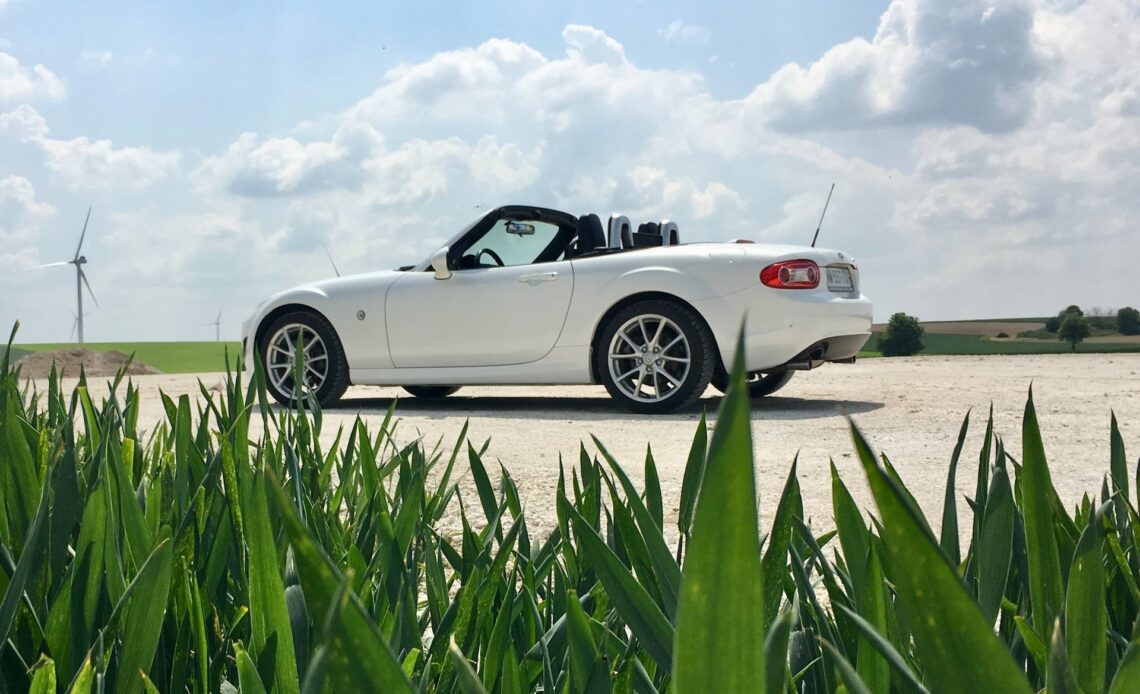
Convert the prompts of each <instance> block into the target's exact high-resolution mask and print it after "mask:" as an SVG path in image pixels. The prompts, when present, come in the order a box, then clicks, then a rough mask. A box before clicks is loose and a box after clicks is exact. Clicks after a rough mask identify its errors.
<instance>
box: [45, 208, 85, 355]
mask: <svg viewBox="0 0 1140 694" xmlns="http://www.w3.org/2000/svg"><path fill="white" fill-rule="evenodd" d="M89 221H91V208H90V207H88V208H87V218H86V219H84V220H83V231H82V232H80V234H79V245H78V246H76V247H75V257H74V258H72V259H71V260H65V261H62V262H59V263H48V264H47V265H41V266H40V267H41V268H45V267H57V266H60V265H74V266H75V298H76V303H77V304H78V305H79V312H78V313H77V314H76V315H75V323H76V325H77V326H78V327H79V344H83V315H84V314H83V287H84V285H86V286H87V293H88V294H90V295H91V300H92V301H94V302H95V305H96V306H98V305H99V300H98V299H96V298H95V292H93V291H91V283H90V282H88V281H87V273H85V272H83V266H84V265H86V264H87V257H86V256H83V255H80V252H81V251H82V250H83V239H84V237H86V236H87V222H89Z"/></svg>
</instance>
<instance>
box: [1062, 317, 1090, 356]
mask: <svg viewBox="0 0 1140 694" xmlns="http://www.w3.org/2000/svg"><path fill="white" fill-rule="evenodd" d="M1088 336H1089V322H1088V319H1086V318H1085V317H1084V316H1078V315H1074V314H1069V315H1067V316H1065V317H1064V319H1062V320H1061V329H1060V330H1058V331H1057V337H1059V338H1060V339H1062V340H1064V341H1065V342H1068V343H1069V345H1071V346H1072V348H1073V351H1074V352H1075V351H1076V349H1077V344H1078V343H1079V342H1081V340H1084V339H1085V338H1086V337H1088Z"/></svg>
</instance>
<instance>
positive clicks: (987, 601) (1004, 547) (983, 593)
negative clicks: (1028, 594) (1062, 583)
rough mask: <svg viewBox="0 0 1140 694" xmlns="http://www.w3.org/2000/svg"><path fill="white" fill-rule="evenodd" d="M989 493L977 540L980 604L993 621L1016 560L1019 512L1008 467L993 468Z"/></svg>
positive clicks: (988, 617)
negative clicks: (1015, 525) (1016, 533)
mask: <svg viewBox="0 0 1140 694" xmlns="http://www.w3.org/2000/svg"><path fill="white" fill-rule="evenodd" d="M986 496H987V501H986V508H985V510H984V512H983V513H982V522H981V536H980V537H978V538H977V540H976V541H975V546H976V547H977V553H978V556H977V561H976V564H977V577H978V606H979V607H981V608H982V614H984V615H985V616H986V621H987V622H988V623H989V624H993V623H994V622H995V621H996V620H997V616H998V609H999V608H1000V607H1001V599H1002V596H1003V595H1004V594H1005V589H1006V583H1007V581H1008V578H1009V567H1010V564H1011V562H1012V560H1013V525H1014V515H1015V514H1016V512H1017V510H1016V509H1015V508H1014V502H1013V490H1012V489H1011V488H1010V484H1009V475H1008V474H1007V473H1006V471H1005V468H1002V467H998V468H994V471H993V476H992V477H991V478H990V488H989V492H988V493H987V495H986Z"/></svg>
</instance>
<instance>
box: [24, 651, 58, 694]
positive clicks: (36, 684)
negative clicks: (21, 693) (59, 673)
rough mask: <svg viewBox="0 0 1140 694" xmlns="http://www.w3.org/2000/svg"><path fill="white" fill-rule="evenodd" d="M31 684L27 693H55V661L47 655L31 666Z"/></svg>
mask: <svg viewBox="0 0 1140 694" xmlns="http://www.w3.org/2000/svg"><path fill="white" fill-rule="evenodd" d="M32 672H33V674H32V686H31V689H29V690H28V694H56V682H55V661H53V660H52V659H51V658H48V657H47V656H44V657H43V658H41V659H40V662H38V663H36V664H35V666H34V667H33V668H32Z"/></svg>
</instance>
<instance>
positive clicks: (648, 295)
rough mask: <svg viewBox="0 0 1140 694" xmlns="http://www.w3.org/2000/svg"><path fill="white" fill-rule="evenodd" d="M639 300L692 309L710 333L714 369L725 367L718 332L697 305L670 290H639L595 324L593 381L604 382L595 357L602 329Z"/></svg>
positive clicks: (615, 304) (592, 344) (620, 302)
mask: <svg viewBox="0 0 1140 694" xmlns="http://www.w3.org/2000/svg"><path fill="white" fill-rule="evenodd" d="M639 301H668V302H670V303H673V304H677V305H678V306H682V307H684V308H686V309H688V310H690V311H692V312H693V315H694V316H696V317H697V320H699V321H700V322H701V326H702V327H703V328H704V329H705V331H706V333H707V334H708V337H709V341H711V342H712V344H713V359H714V364H713V370H714V371H715V370H716V369H723V368H724V365H723V364H722V363H721V357H720V348H719V345H718V344H717V341H716V334H715V333H714V332H713V331H712V328H711V327H710V326H709V323H708V321H707V320H705V317H704V316H703V315H701V312H700V311H698V310H697V308H696V307H695V306H693V305H692V304H690V303H689V302H688V301H685V300H684V299H682V298H681V297H679V296H677V295H676V294H670V293H669V292H637V293H635V294H630V295H629V296H627V297H624V298H623V299H621V300H620V301H618V302H616V303H614V304H613V305H612V306H610V307H609V308H608V309H606V312H605V313H603V314H602V317H601V318H599V319H598V321H597V323H595V325H594V332H593V335H592V337H591V338H590V380H591V381H592V382H593V383H601V382H602V377H601V374H599V373H598V364H597V361H598V360H597V359H595V358H594V354H595V353H596V352H597V350H598V348H599V342H600V341H601V339H602V330H603V329H604V328H605V326H606V324H607V323H609V321H610V319H611V318H613V317H614V316H615V315H617V313H618V312H619V311H621V310H622V309H624V308H625V307H626V306H629V305H631V304H635V303H637V302H639Z"/></svg>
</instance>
